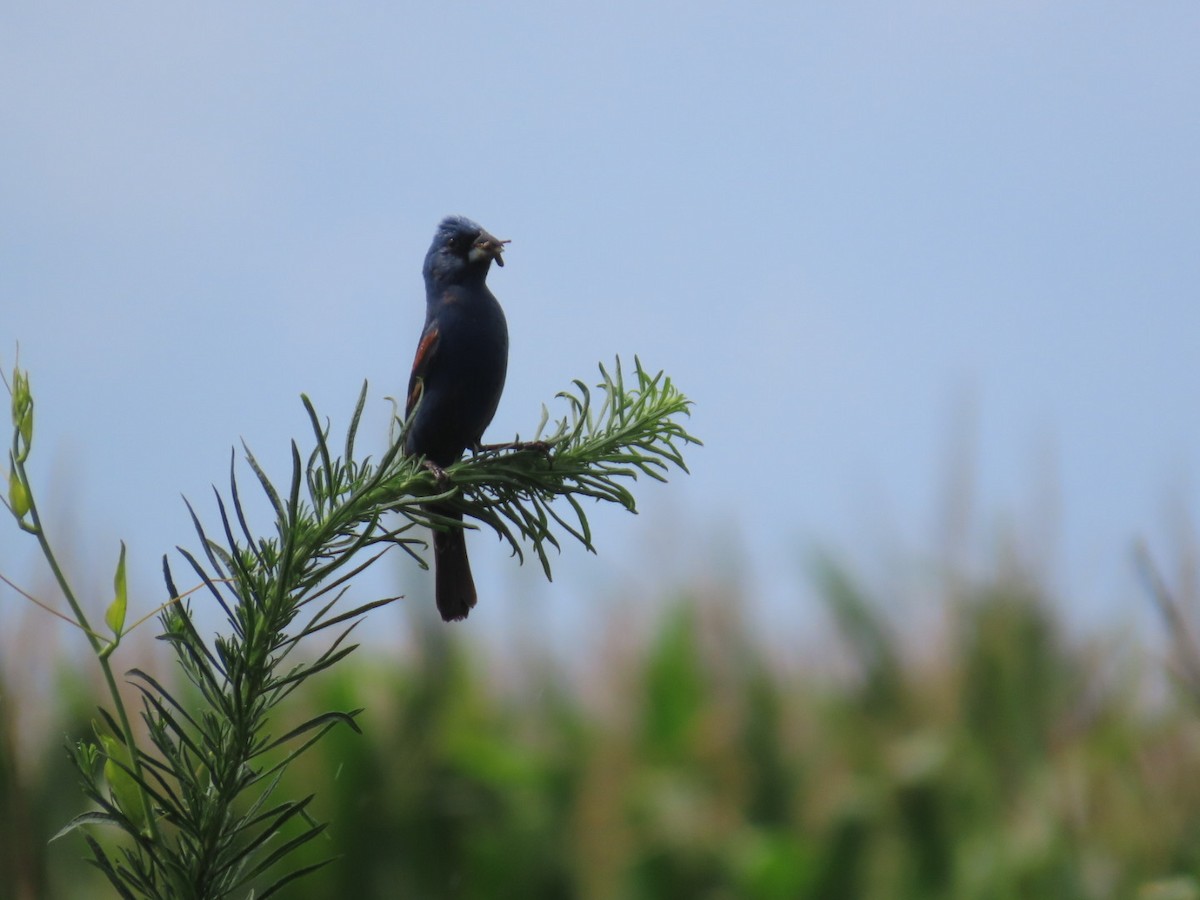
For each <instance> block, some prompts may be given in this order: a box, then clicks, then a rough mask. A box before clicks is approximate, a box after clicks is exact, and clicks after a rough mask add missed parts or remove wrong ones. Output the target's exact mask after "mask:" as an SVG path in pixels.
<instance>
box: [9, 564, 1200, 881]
mask: <svg viewBox="0 0 1200 900" xmlns="http://www.w3.org/2000/svg"><path fill="white" fill-rule="evenodd" d="M810 568H811V572H812V577H813V579H814V583H815V585H816V587H817V589H818V594H819V596H820V597H821V600H822V603H823V604H824V607H825V610H824V611H825V613H826V615H825V616H824V621H826V622H827V623H828V625H827V627H828V629H829V634H828V635H827V636H821V637H822V640H820V641H816V642H814V641H813V640H812V638H813V636H812V635H807V636H801V635H797V636H796V642H795V646H796V648H798V649H797V650H796V651H795V652H790V651H789V650H788V649H787V646H788V642H787V640H786V638H785V639H782V640H781V637H780V635H778V634H776V635H773V640H771V641H767V640H764V639H762V637H761V634H760V629H758V628H756V627H755V626H753V625H751V624H750V620H751V618H752V617H751V616H750V615H749V613H748V610H750V609H751V608H752V606H753V599H752V598H751V597H748V596H746V593H745V592H744V591H743V590H742V589H740V588H739V586H738V585H737V584H736V583H733V582H730V583H723V584H722V583H711V584H699V585H690V586H682V587H681V588H680V589H679V590H678V591H677V592H676V593H675V594H674V596H673V598H672V599H670V600H666V601H664V600H663V599H662V598H625V602H626V603H627V605H628V607H629V608H633V607H636V606H643V605H651V604H657V606H658V607H660V608H661V609H662V610H663V612H662V614H661V615H660V616H659V617H657V619H651V620H650V624H643V625H640V626H633V625H631V624H630V622H631V621H634V620H637V621H642V622H646V621H647V618H646V617H642V618H641V619H640V620H638V619H637V617H629V616H623V615H622V614H620V612H619V611H618V612H617V613H616V614H614V616H613V617H612V619H611V623H610V633H609V634H607V635H605V636H604V637H603V638H602V639H600V640H598V641H596V642H595V643H594V644H593V647H594V648H596V649H594V652H592V653H591V654H590V655H589V656H588V657H587V658H583V659H579V658H576V659H575V660H574V661H573V662H571V663H569V664H567V663H562V662H555V661H554V660H553V659H552V658H551V656H550V654H546V655H545V656H539V655H537V654H532V655H529V654H526V655H523V656H518V659H520V660H522V661H520V662H518V663H516V664H513V663H512V662H509V663H507V664H505V665H499V664H497V662H496V659H495V654H494V653H493V652H492V651H491V650H490V649H489V647H488V646H487V645H486V642H485V641H481V640H480V639H479V638H478V637H477V636H474V635H472V634H471V632H470V631H469V629H448V628H445V627H444V626H442V625H441V624H440V623H437V622H434V621H432V620H431V619H427V618H425V617H424V616H422V615H420V614H419V613H414V614H413V617H412V620H411V623H412V627H413V629H414V630H415V636H414V640H413V646H414V647H415V650H414V651H413V652H411V653H408V654H406V655H405V656H403V657H402V658H397V657H396V655H395V654H391V653H384V652H380V650H379V649H378V648H370V649H366V650H364V651H362V652H361V653H360V654H356V655H355V656H354V657H351V659H350V660H349V661H348V662H347V663H346V664H344V665H342V666H340V667H339V668H338V669H336V670H335V671H334V672H332V673H330V674H329V675H328V676H326V677H324V678H322V679H318V680H317V681H316V682H315V688H316V695H314V696H310V697H308V698H307V699H303V698H302V699H300V700H297V702H296V703H295V704H293V706H292V708H291V709H290V713H289V714H290V715H294V716H295V717H296V718H297V720H300V719H302V718H303V717H304V716H305V715H306V711H305V709H304V707H306V706H307V705H311V707H312V708H313V709H318V708H325V707H330V706H333V707H339V708H347V707H356V706H362V707H365V708H366V713H365V714H364V716H363V718H362V720H361V722H362V725H363V728H364V733H363V734H362V735H358V734H354V733H353V732H351V731H349V730H348V729H343V730H339V731H335V732H334V733H333V734H331V735H330V736H329V737H328V738H327V739H326V740H325V741H323V742H322V743H321V744H319V745H318V746H317V747H316V748H315V749H314V750H313V751H312V752H310V753H309V754H307V755H306V756H304V757H303V758H302V759H301V760H300V761H299V762H298V763H297V764H296V765H295V766H294V767H293V769H292V770H291V771H290V773H289V778H290V779H292V780H293V781H296V782H297V783H299V784H301V785H302V786H303V788H304V790H306V791H307V790H312V791H315V792H316V795H317V799H316V801H315V807H314V814H315V815H316V816H317V817H318V818H320V819H326V820H330V821H331V822H332V825H331V827H330V828H329V830H328V831H327V832H326V835H325V836H323V837H322V839H320V840H318V841H316V842H314V844H313V846H312V848H311V853H312V856H313V860H316V859H319V858H322V857H325V856H329V855H331V854H334V855H337V856H339V857H340V858H339V859H338V861H337V862H335V863H334V864H333V865H331V866H329V867H327V868H326V869H324V870H322V871H321V872H320V873H318V874H317V875H315V876H314V877H312V878H311V879H307V880H305V881H303V882H302V883H301V885H300V886H297V887H296V888H295V889H294V891H295V892H294V893H292V894H287V893H286V892H285V894H284V896H294V897H362V898H375V897H378V898H384V897H389V898H390V897H428V898H440V897H447V898H449V897H455V898H496V897H531V898H559V897H562V898H567V897H583V898H624V897H628V898H743V897H744V898H814V900H816V898H820V900H836V898H860V897H862V898H876V897H879V898H940V897H945V898H963V900H972V898H980V900H984V898H987V900H992V898H994V900H1005V898H1013V900H1016V898H1022V900H1028V898H1054V900H1072V898H1080V900H1085V898H1087V900H1091V898H1121V897H1141V898H1160V900H1162V898H1194V897H1196V896H1200V894H1198V892H1197V889H1196V882H1195V881H1194V880H1192V879H1193V876H1194V875H1195V874H1196V873H1198V872H1200V778H1197V773H1198V772H1200V726H1198V723H1197V709H1196V705H1195V699H1196V694H1195V691H1194V690H1193V686H1192V685H1191V684H1189V682H1188V681H1187V659H1185V658H1181V657H1180V655H1179V654H1180V653H1182V654H1184V655H1186V652H1187V647H1186V645H1181V646H1179V647H1176V648H1175V649H1176V650H1177V651H1178V653H1176V654H1175V655H1174V656H1172V655H1171V653H1170V652H1169V649H1170V648H1169V647H1168V650H1167V651H1163V652H1158V651H1153V652H1151V651H1150V650H1148V649H1147V647H1146V646H1144V641H1139V640H1137V639H1134V638H1133V637H1132V636H1131V635H1130V634H1128V633H1125V632H1123V631H1117V630H1115V629H1114V630H1112V631H1111V632H1108V633H1106V632H1104V631H1103V630H1097V631H1095V632H1093V633H1092V634H1090V635H1087V636H1073V635H1072V634H1069V633H1068V632H1067V629H1065V627H1064V626H1063V624H1062V617H1061V610H1062V604H1063V601H1064V598H1061V597H1056V596H1052V595H1051V594H1050V593H1048V590H1047V588H1046V587H1045V586H1044V585H1042V584H1040V583H1039V581H1038V579H1037V578H1035V577H1033V576H1031V575H1030V574H1029V573H1028V572H1025V571H1022V569H1021V568H1020V567H1019V566H1016V565H1013V564H1009V563H1005V564H998V565H997V566H996V570H995V571H994V572H993V574H991V575H989V576H986V577H980V578H975V579H970V580H967V579H949V580H947V581H946V582H945V585H944V587H943V588H941V589H939V590H940V593H939V596H937V597H936V598H935V599H936V603H935V604H934V606H935V608H936V609H937V613H936V615H934V616H933V617H932V619H931V620H928V621H927V620H925V619H924V618H923V619H922V620H921V621H920V622H919V623H918V624H914V622H913V621H911V620H909V618H908V617H906V616H905V615H904V612H903V609H896V608H894V607H891V606H889V604H888V603H886V602H885V600H884V598H881V597H878V596H875V594H874V593H873V592H872V590H871V589H869V588H867V587H864V585H863V583H862V579H860V578H858V577H856V575H855V573H854V572H852V571H850V570H849V569H848V568H847V567H846V566H843V565H840V564H839V563H837V562H836V561H834V560H831V559H828V558H826V559H822V560H820V561H818V562H817V563H816V564H815V565H813V566H811V567H810ZM1150 593H1152V592H1151V591H1149V590H1148V592H1147V596H1143V597H1141V598H1136V600H1137V602H1139V603H1142V604H1145V605H1146V606H1147V608H1148V607H1149V605H1150V603H1151V601H1152V599H1153V598H1152V597H1150V596H1149V594H1150ZM1185 600H1186V598H1180V597H1172V598H1170V602H1172V603H1173V604H1175V605H1174V606H1173V607H1172V610H1173V612H1174V613H1176V614H1178V615H1179V616H1185V615H1186V608H1185V606H1186V603H1185ZM6 602H10V601H9V600H6ZM414 608H415V607H414ZM618 609H619V608H618ZM43 616H44V614H42V613H40V612H38V611H36V610H32V611H31V612H30V614H29V615H27V616H22V617H20V621H21V622H23V623H24V625H23V627H22V629H18V630H17V631H15V632H10V633H9V634H6V635H4V636H3V643H4V648H5V650H4V652H5V663H6V664H5V665H4V667H3V670H4V679H5V681H4V683H3V684H2V685H0V896H3V897H6V898H8V897H11V898H13V900H28V898H42V897H46V898H62V900H74V898H85V897H87V898H90V897H100V896H107V893H106V892H107V890H108V889H107V886H106V885H104V884H102V883H101V881H100V880H99V879H98V878H97V877H96V876H95V874H94V873H93V872H91V871H90V870H89V868H88V866H87V865H86V863H84V862H82V861H81V857H82V856H83V847H82V845H81V842H80V841H79V840H78V838H77V837H75V836H67V837H66V838H63V839H60V840H56V841H54V842H49V839H50V837H51V836H52V835H53V834H54V833H55V832H56V831H57V830H58V829H59V828H60V827H61V826H62V825H63V824H64V823H65V822H66V821H68V820H69V819H70V818H71V817H72V816H73V815H75V814H76V813H77V812H79V811H80V804H81V798H80V795H79V792H78V789H77V785H76V783H75V779H74V776H73V774H72V772H71V770H70V768H69V766H68V763H67V754H66V752H65V751H64V749H63V745H64V740H65V739H66V738H68V737H75V736H80V737H81V736H86V735H87V734H88V733H89V731H90V728H91V724H90V723H91V720H92V719H93V717H94V713H93V710H94V708H95V706H96V704H97V702H98V700H99V698H98V697H97V696H96V695H95V694H94V693H93V691H92V686H91V682H90V681H89V674H90V673H89V672H87V671H86V670H79V669H76V668H74V667H73V666H72V664H71V663H70V661H69V659H67V658H66V655H65V654H61V653H59V654H58V655H57V656H56V655H55V651H54V650H53V646H54V642H53V641H49V640H47V639H46V632H47V630H48V629H52V628H53V627H54V626H52V625H48V624H46V623H45V620H44V618H42V617H43ZM11 620H13V618H12V617H10V621H11ZM1183 623H1184V619H1182V618H1180V619H1178V620H1177V621H1176V622H1175V625H1176V627H1180V626H1181V625H1182V624H1183ZM39 643H40V644H41V645H42V646H44V647H47V648H48V652H49V653H50V655H49V656H45V655H42V654H41V653H40V652H39V651H38V650H37V649H36V647H37V646H38V645H39ZM146 643H147V644H150V643H151V642H149V641H147V642H146ZM822 643H823V644H824V645H825V650H824V651H823V652H821V653H817V654H814V653H812V652H811V648H812V647H813V646H814V645H819V644H822ZM802 648H809V649H807V650H806V649H802ZM152 651H153V648H151V647H149V646H147V647H146V652H148V653H152ZM139 652H140V651H139ZM1172 668H1174V669H1175V670H1176V671H1178V672H1180V673H1182V680H1179V679H1175V680H1172V679H1170V678H1169V677H1168V676H1167V674H1166V673H1167V672H1168V671H1170V670H1171V669H1172ZM164 674H165V675H166V676H167V677H169V674H168V673H164ZM285 726H286V723H281V724H280V730H281V731H282V730H284V729H285Z"/></svg>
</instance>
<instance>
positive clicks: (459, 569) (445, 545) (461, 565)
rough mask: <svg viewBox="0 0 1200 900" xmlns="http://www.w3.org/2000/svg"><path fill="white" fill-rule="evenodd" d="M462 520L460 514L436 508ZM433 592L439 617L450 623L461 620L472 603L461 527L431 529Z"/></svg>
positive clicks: (465, 549)
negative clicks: (432, 530) (440, 615)
mask: <svg viewBox="0 0 1200 900" xmlns="http://www.w3.org/2000/svg"><path fill="white" fill-rule="evenodd" d="M438 512H439V513H441V514H442V515H450V516H451V518H457V519H458V520H459V521H460V522H461V521H462V516H461V515H457V516H455V515H453V514H448V513H446V512H444V511H443V510H438ZM433 568H434V594H435V596H436V598H437V608H438V612H439V613H441V614H442V619H443V620H445V621H447V622H451V621H456V620H458V619H465V618H466V617H467V613H469V612H470V611H471V607H473V606H474V605H475V600H476V597H475V580H474V579H473V578H472V577H471V564H470V562H469V561H468V560H467V538H466V534H465V533H464V532H463V530H462V529H461V528H448V529H446V530H445V531H443V530H441V529H435V530H434V532H433Z"/></svg>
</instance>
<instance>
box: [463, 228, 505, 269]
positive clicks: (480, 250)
mask: <svg viewBox="0 0 1200 900" xmlns="http://www.w3.org/2000/svg"><path fill="white" fill-rule="evenodd" d="M507 243H510V242H509V241H502V240H500V239H499V238H495V237H492V236H491V235H490V234H488V233H487V232H486V231H485V232H483V233H482V234H480V235H479V240H477V241H476V242H475V246H473V247H472V248H471V262H479V261H480V260H482V259H494V260H495V261H496V265H498V266H503V265H504V257H503V256H502V255H501V254H502V253H504V245H505V244H507Z"/></svg>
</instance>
